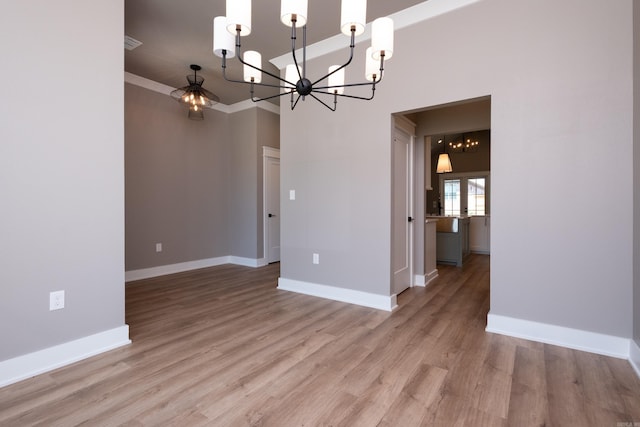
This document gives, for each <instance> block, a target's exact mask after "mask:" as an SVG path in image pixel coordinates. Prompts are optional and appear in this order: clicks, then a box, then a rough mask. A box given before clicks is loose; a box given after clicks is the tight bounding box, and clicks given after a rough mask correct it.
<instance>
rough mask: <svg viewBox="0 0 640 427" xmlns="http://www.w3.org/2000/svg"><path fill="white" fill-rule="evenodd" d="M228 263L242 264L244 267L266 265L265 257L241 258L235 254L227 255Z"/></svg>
mask: <svg viewBox="0 0 640 427" xmlns="http://www.w3.org/2000/svg"><path fill="white" fill-rule="evenodd" d="M229 264H236V265H244V266H245V267H256V268H257V267H264V266H265V265H267V264H268V263H267V259H266V258H258V259H255V258H242V257H237V256H230V257H229Z"/></svg>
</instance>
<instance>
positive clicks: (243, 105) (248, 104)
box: [225, 99, 280, 115]
mask: <svg viewBox="0 0 640 427" xmlns="http://www.w3.org/2000/svg"><path fill="white" fill-rule="evenodd" d="M225 107H226V110H225V112H226V113H229V114H231V113H237V112H239V111H245V110H250V109H252V108H262V109H263V110H266V111H270V112H272V113H275V114H278V115H279V114H280V107H279V106H277V105H275V104H272V103H271V102H269V101H264V102H253V101H252V100H250V99H245V100H244V101H240V102H236V103H235V104H231V105H226V106H225Z"/></svg>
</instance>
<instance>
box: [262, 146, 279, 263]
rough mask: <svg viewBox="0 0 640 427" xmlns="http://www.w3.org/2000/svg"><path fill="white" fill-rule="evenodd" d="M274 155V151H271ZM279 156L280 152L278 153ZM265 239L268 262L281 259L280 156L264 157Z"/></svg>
mask: <svg viewBox="0 0 640 427" xmlns="http://www.w3.org/2000/svg"><path fill="white" fill-rule="evenodd" d="M271 154H272V155H273V154H274V153H273V152H271ZM278 156H279V153H278ZM264 215H265V220H264V224H265V225H264V229H265V232H264V241H265V258H266V260H267V262H268V263H272V262H278V261H280V158H279V157H274V156H265V157H264Z"/></svg>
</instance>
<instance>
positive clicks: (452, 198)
mask: <svg viewBox="0 0 640 427" xmlns="http://www.w3.org/2000/svg"><path fill="white" fill-rule="evenodd" d="M444 214H445V215H447V216H455V215H460V180H459V179H445V180H444Z"/></svg>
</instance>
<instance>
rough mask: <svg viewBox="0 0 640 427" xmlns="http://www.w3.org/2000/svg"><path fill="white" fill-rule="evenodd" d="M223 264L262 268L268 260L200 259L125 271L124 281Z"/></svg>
mask: <svg viewBox="0 0 640 427" xmlns="http://www.w3.org/2000/svg"><path fill="white" fill-rule="evenodd" d="M222 264H236V265H243V266H245V267H262V266H265V265H267V260H266V259H265V258H257V259H255V258H244V257H237V256H233V255H228V256H222V257H217V258H208V259H199V260H195V261H186V262H180V263H177V264H168V265H159V266H157V267H150V268H142V269H140V270H129V271H125V273H124V280H125V282H131V281H133V280H141V279H149V278H151V277H158V276H164V275H167V274H174V273H182V272H183V271H190V270H197V269H199V268H207V267H215V266H217V265H222Z"/></svg>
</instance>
